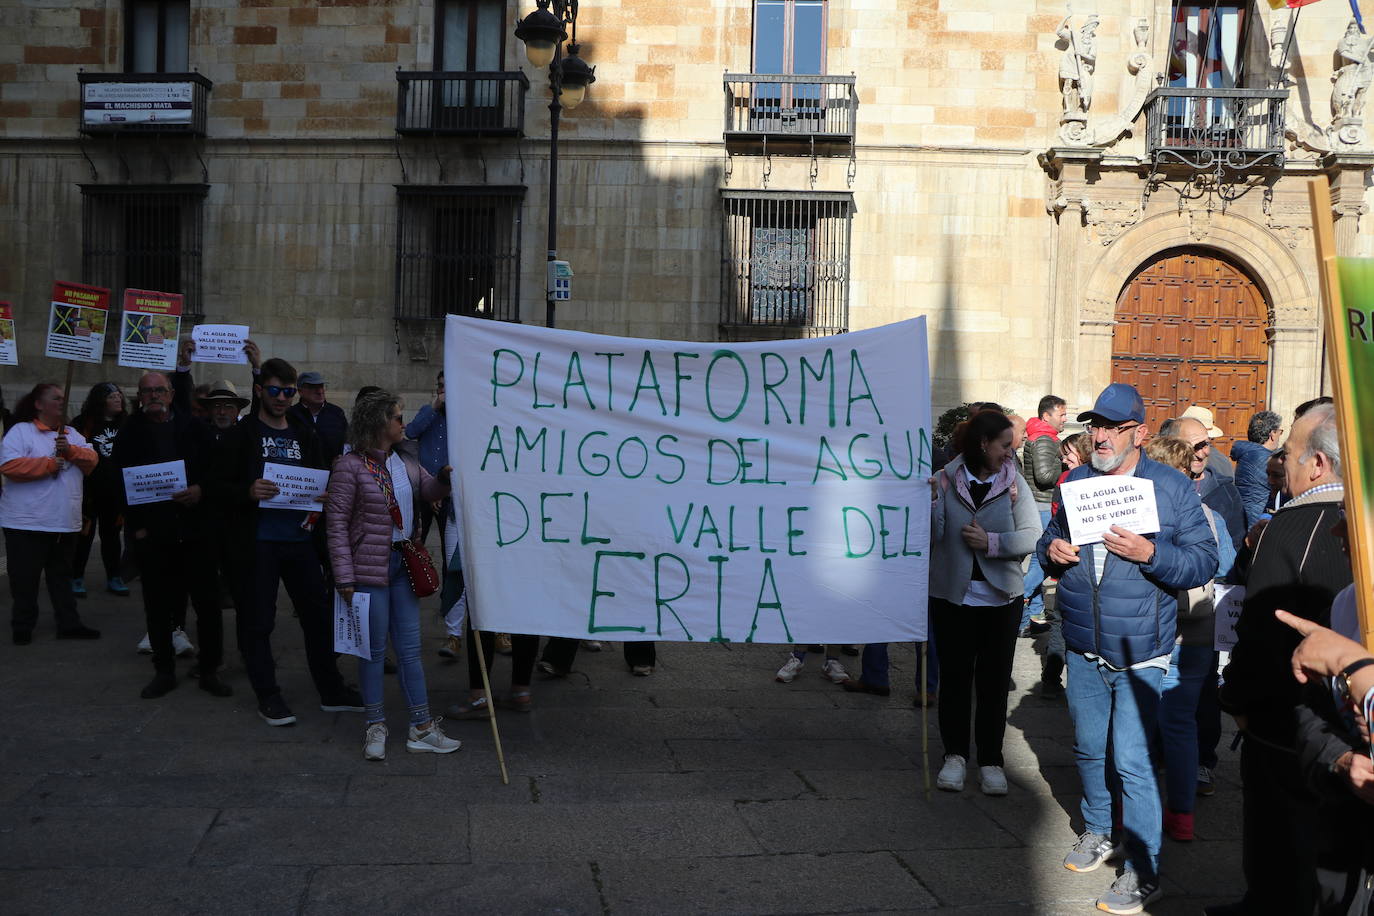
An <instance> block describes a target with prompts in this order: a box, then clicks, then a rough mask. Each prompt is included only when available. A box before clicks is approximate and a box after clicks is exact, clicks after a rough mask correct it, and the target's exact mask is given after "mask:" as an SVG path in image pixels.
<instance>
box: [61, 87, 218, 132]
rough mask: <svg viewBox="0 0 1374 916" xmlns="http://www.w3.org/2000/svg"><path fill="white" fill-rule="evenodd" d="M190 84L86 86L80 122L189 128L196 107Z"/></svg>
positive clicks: (82, 90)
mask: <svg viewBox="0 0 1374 916" xmlns="http://www.w3.org/2000/svg"><path fill="white" fill-rule="evenodd" d="M195 91H196V89H195V85H194V84H193V83H190V82H184V83H180V82H156V83H153V82H128V83H85V84H83V85H82V87H81V96H82V99H81V122H82V124H83V125H85V126H87V127H99V126H103V125H110V124H154V123H158V124H190V123H191V120H192V117H193V114H194V105H195Z"/></svg>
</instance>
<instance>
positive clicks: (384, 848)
mask: <svg viewBox="0 0 1374 916" xmlns="http://www.w3.org/2000/svg"><path fill="white" fill-rule="evenodd" d="M467 837H468V817H467V814H466V813H465V812H464V811H462V810H461V809H457V810H445V811H444V812H443V816H442V817H440V816H435V815H431V816H428V817H422V818H421V817H407V818H398V817H397V816H396V814H395V812H394V811H392V810H390V809H387V808H344V807H332V808H307V809H299V808H226V809H224V810H223V811H221V812H220V814H219V817H217V818H216V819H215V823H214V827H213V828H212V829H211V830H210V832H209V833H208V834H206V836H205V839H204V840H203V841H202V842H201V844H200V847H199V848H198V849H196V853H195V859H194V860H193V862H192V864H194V865H197V866H219V865H230V864H237V865H266V864H273V865H408V864H415V863H427V864H440V863H452V862H467V861H469V858H468V840H467Z"/></svg>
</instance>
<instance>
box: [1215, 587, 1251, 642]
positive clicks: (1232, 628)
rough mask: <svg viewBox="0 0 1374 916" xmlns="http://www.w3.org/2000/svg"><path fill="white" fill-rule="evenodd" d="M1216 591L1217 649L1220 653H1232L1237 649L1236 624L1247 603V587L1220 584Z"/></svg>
mask: <svg viewBox="0 0 1374 916" xmlns="http://www.w3.org/2000/svg"><path fill="white" fill-rule="evenodd" d="M1215 589H1216V591H1215V592H1214V595H1215V597H1214V598H1213V604H1214V605H1215V606H1216V609H1217V617H1216V628H1215V630H1214V631H1213V633H1214V638H1215V648H1216V650H1217V651H1218V652H1230V651H1231V650H1232V649H1234V648H1235V647H1236V622H1237V621H1238V620H1240V608H1241V605H1242V604H1244V603H1245V586H1243V585H1222V584H1221V583H1220V582H1218V583H1217V584H1216V586H1215Z"/></svg>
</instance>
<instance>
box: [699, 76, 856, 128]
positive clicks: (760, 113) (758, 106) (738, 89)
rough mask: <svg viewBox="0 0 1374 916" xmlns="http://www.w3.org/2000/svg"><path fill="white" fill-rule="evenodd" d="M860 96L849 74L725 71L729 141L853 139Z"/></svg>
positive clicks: (726, 124) (726, 120)
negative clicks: (819, 74) (826, 74)
mask: <svg viewBox="0 0 1374 916" xmlns="http://www.w3.org/2000/svg"><path fill="white" fill-rule="evenodd" d="M858 111H859V96H858V94H857V93H856V92H855V89H854V77H853V76H852V75H851V76H796V75H793V74H787V73H727V74H725V139H726V140H763V139H767V140H775V139H783V140H802V141H809V140H814V141H817V142H837V141H838V142H844V143H852V142H853V140H854V127H855V124H856V122H857V120H858Z"/></svg>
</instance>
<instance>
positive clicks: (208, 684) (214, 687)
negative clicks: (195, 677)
mask: <svg viewBox="0 0 1374 916" xmlns="http://www.w3.org/2000/svg"><path fill="white" fill-rule="evenodd" d="M199 686H200V689H201V690H204V691H205V692H206V693H208V694H210V696H212V697H229V696H233V695H234V688H233V687H230V686H229V685H228V684H226V683H224V681H221V680H220V679H219V676H218V675H214V674H203V673H202V674H201V676H200V684H199Z"/></svg>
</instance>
